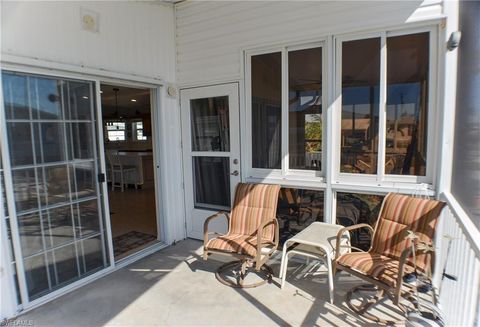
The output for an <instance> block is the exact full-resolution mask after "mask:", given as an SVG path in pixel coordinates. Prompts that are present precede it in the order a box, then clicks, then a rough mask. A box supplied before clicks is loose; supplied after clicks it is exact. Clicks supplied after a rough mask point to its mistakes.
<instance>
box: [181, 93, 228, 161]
mask: <svg viewBox="0 0 480 327" xmlns="http://www.w3.org/2000/svg"><path fill="white" fill-rule="evenodd" d="M190 116H191V117H190V121H191V123H192V151H227V152H228V151H230V122H229V113H228V96H223V97H215V98H204V99H194V100H190Z"/></svg>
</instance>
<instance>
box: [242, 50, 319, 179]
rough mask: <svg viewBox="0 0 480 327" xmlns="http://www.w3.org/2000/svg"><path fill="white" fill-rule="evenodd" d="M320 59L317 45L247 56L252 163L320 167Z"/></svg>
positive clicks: (292, 169) (282, 169) (297, 170)
mask: <svg viewBox="0 0 480 327" xmlns="http://www.w3.org/2000/svg"><path fill="white" fill-rule="evenodd" d="M283 58H285V59H286V60H284V59H283ZM322 65H323V48H322V47H320V46H317V47H309V48H307V47H303V48H298V47H297V48H291V49H284V50H282V51H278V52H272V53H267V54H259V55H252V56H251V57H250V75H251V80H250V81H251V85H250V86H251V89H250V91H251V98H250V104H251V117H250V118H251V125H250V128H251V148H252V153H251V156H252V157H251V168H253V169H254V170H255V169H257V168H260V169H269V171H270V172H271V171H272V170H276V172H273V174H277V175H278V174H284V173H287V172H288V173H289V174H294V175H295V174H296V175H298V176H304V174H305V173H303V172H302V171H311V173H310V175H309V176H316V175H314V173H313V172H314V171H321V170H322V153H323V151H322V146H323V140H322V138H323V137H322V136H323V117H322V95H323V90H322V87H323V83H322V79H323V75H322ZM287 156H288V160H283V158H286V157H287ZM256 172H258V173H259V174H263V173H261V172H259V171H256ZM268 173H269V172H267V174H268ZM307 174H308V173H307Z"/></svg>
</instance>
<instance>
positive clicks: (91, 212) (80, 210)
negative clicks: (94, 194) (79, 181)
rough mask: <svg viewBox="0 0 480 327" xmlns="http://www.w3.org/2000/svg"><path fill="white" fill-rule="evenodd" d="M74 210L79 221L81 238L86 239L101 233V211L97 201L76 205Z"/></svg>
mask: <svg viewBox="0 0 480 327" xmlns="http://www.w3.org/2000/svg"><path fill="white" fill-rule="evenodd" d="M73 209H74V212H75V213H76V217H77V219H78V220H77V221H78V227H79V229H80V237H82V238H84V237H87V236H88V235H91V234H95V233H98V232H100V219H99V209H98V203H97V200H96V199H95V200H90V201H85V202H80V203H78V204H74V205H73Z"/></svg>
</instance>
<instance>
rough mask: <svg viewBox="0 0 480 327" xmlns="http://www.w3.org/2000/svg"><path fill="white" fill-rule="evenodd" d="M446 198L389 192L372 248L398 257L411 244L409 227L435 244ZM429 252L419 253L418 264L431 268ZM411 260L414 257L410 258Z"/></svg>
mask: <svg viewBox="0 0 480 327" xmlns="http://www.w3.org/2000/svg"><path fill="white" fill-rule="evenodd" d="M444 206H445V203H444V202H441V201H436V200H428V199H420V198H415V197H412V196H407V195H402V194H395V193H389V194H388V195H387V196H386V197H385V199H384V200H383V204H382V209H381V211H380V214H379V217H378V221H377V226H376V229H375V233H374V236H373V241H372V250H371V251H372V252H375V253H378V254H381V255H385V256H387V257H390V258H392V259H395V260H398V259H400V256H401V254H402V251H403V250H405V249H406V248H408V247H409V246H411V240H410V239H409V238H408V237H407V236H408V233H407V231H408V230H411V231H413V232H415V233H416V234H417V236H418V237H419V241H421V242H425V243H427V244H429V245H431V244H433V237H434V234H435V228H436V225H437V222H438V217H439V216H440V213H441V211H442V209H443V207H444ZM430 258H431V255H429V254H420V255H417V257H416V264H417V268H418V269H420V270H422V271H428V268H429V266H430ZM409 260H410V264H413V259H412V258H410V259H409Z"/></svg>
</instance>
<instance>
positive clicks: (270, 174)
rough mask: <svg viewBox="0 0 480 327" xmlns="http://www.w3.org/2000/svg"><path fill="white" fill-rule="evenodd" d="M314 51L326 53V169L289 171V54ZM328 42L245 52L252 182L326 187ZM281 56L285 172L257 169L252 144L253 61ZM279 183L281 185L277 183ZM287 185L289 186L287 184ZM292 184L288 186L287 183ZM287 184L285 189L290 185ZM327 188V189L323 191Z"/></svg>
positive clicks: (248, 160) (247, 151)
mask: <svg viewBox="0 0 480 327" xmlns="http://www.w3.org/2000/svg"><path fill="white" fill-rule="evenodd" d="M313 48H321V49H322V63H321V65H322V114H321V117H322V169H321V170H306V169H305V170H304V169H290V168H289V164H290V162H289V150H288V149H289V135H288V134H289V120H288V114H289V112H288V110H289V84H288V81H289V80H288V78H289V76H288V54H289V52H291V51H298V50H307V49H313ZM327 51H328V49H327V42H326V40H325V39H321V40H319V41H315V42H303V43H297V44H290V45H288V46H287V45H282V46H276V47H269V48H264V49H254V50H249V51H245V99H246V101H245V107H246V117H245V123H246V124H245V127H246V133H245V135H246V144H247V147H245V148H244V150H245V151H244V153H243V155H244V156H245V162H246V165H245V170H246V174H245V176H246V177H247V178H248V179H262V180H264V181H265V180H277V181H279V180H280V181H282V183H284V181H285V180H287V179H288V180H294V181H298V182H299V183H300V184H299V183H293V184H292V185H306V184H305V183H308V182H315V183H316V185H317V186H318V185H319V183H320V184H321V185H323V186H324V185H325V174H326V158H327V156H326V151H327V146H326V144H327V139H326V138H327V130H326V126H327V109H328V107H329V105H328V97H327V95H328V88H327V83H328V71H327V69H328V63H327V55H328V53H327ZM278 52H279V53H280V55H281V70H282V71H281V149H280V152H281V154H282V162H281V169H268V168H254V167H253V158H252V151H251V144H252V92H251V88H252V81H251V77H252V74H251V67H252V65H251V59H252V57H253V56H256V55H262V54H269V53H278ZM277 183H278V182H277ZM284 184H285V183H284ZM287 184H288V183H287ZM287 184H285V185H287ZM323 188H324V187H323Z"/></svg>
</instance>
